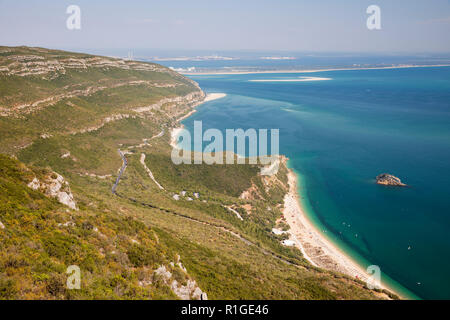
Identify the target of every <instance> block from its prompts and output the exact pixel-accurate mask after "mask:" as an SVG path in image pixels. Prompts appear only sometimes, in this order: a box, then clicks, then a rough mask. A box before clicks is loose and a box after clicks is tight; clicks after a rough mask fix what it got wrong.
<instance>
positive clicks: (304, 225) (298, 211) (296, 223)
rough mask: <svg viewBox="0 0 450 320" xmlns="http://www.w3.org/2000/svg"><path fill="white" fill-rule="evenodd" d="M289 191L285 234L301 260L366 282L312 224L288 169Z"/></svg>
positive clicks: (356, 266)
mask: <svg viewBox="0 0 450 320" xmlns="http://www.w3.org/2000/svg"><path fill="white" fill-rule="evenodd" d="M288 170H289V172H288V182H289V192H288V193H287V194H286V195H285V197H284V210H283V216H284V218H285V219H286V222H287V223H288V225H289V226H290V229H289V230H288V233H289V235H290V238H289V239H290V240H292V241H293V242H294V243H295V246H296V247H297V248H298V249H299V250H300V251H301V252H302V254H303V255H304V257H305V259H306V260H308V262H310V263H311V264H312V265H313V266H316V267H319V268H322V269H325V270H330V271H335V272H339V273H343V274H346V275H348V276H350V277H352V278H356V279H358V280H361V281H364V282H367V280H368V279H369V278H370V275H369V274H368V273H367V272H366V270H364V268H363V267H362V266H361V265H360V264H359V263H358V262H357V261H355V260H354V259H353V258H351V257H350V256H349V255H348V254H347V253H346V252H345V251H344V250H342V249H341V248H339V246H338V245H336V244H334V243H333V242H332V241H331V240H329V239H328V238H327V237H326V236H325V235H323V234H322V232H320V230H319V229H318V228H317V227H316V226H315V225H314V223H313V222H312V221H311V220H310V218H309V217H308V216H307V215H306V213H305V212H306V210H304V209H303V206H302V203H301V199H300V194H299V192H298V183H297V182H298V179H299V177H298V176H297V174H296V173H295V172H294V171H293V169H291V168H288ZM379 286H380V289H385V290H387V291H390V292H392V293H394V294H396V295H397V296H399V297H400V298H401V299H406V297H405V296H404V295H402V294H400V293H399V292H398V291H396V290H394V289H392V288H391V287H390V286H388V285H386V284H385V283H383V281H382V280H381V281H380V283H379Z"/></svg>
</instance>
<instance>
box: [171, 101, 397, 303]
mask: <svg viewBox="0 0 450 320" xmlns="http://www.w3.org/2000/svg"><path fill="white" fill-rule="evenodd" d="M225 96H226V94H224V93H211V94H207V95H206V97H205V99H204V100H203V101H201V102H199V103H198V104H196V105H195V106H194V108H196V107H197V106H199V105H201V104H203V103H205V102H208V101H213V100H216V99H220V98H223V97H225ZM196 111H197V110H196V109H193V110H191V111H190V112H188V113H187V114H186V115H184V116H182V117H180V118H178V119H177V120H176V122H178V123H179V122H181V121H182V120H184V119H186V118H187V117H189V116H191V115H192V114H193V113H195V112H196ZM183 128H184V125H183V124H180V125H179V126H176V127H174V128H172V129H171V130H170V146H171V147H172V148H177V145H176V143H177V136H178V134H179V132H180V131H181V130H183ZM298 180H299V177H298V175H297V174H296V173H295V172H294V171H293V169H291V168H288V183H289V192H288V193H287V194H286V195H285V197H284V209H283V216H284V217H285V219H286V222H287V223H288V225H289V226H290V229H289V230H288V233H289V235H290V238H289V239H290V240H292V241H293V242H294V243H295V246H296V247H297V248H298V249H299V250H300V251H301V252H302V254H303V256H304V258H305V259H306V260H307V261H308V262H309V263H310V264H311V265H312V266H314V267H319V268H322V269H325V270H329V271H335V272H339V273H343V274H345V275H347V276H350V277H352V278H356V279H359V280H361V281H364V282H367V280H368V279H369V277H370V275H369V274H367V272H366V270H365V269H364V268H363V267H362V266H361V265H360V264H359V263H358V262H357V261H355V260H354V259H353V258H351V257H350V256H349V255H348V254H346V253H345V251H344V250H342V249H341V248H339V246H338V245H336V244H334V243H333V242H332V241H331V240H329V239H328V238H327V237H326V236H325V235H323V234H322V232H320V231H319V229H318V228H317V227H316V226H315V225H314V223H313V222H312V221H311V220H310V218H309V217H308V216H307V215H306V214H305V212H306V211H305V210H304V209H303V206H302V203H301V199H300V197H301V195H300V193H299V191H298V183H297V182H298ZM378 285H379V288H380V289H384V290H387V291H390V292H392V293H394V294H396V295H397V296H399V297H400V298H402V299H405V296H404V295H402V294H400V293H399V292H398V291H396V290H393V289H392V288H391V287H389V286H387V285H386V284H385V283H383V281H380V283H379V284H378ZM380 295H384V296H386V295H385V294H383V293H380ZM386 297H387V296H386Z"/></svg>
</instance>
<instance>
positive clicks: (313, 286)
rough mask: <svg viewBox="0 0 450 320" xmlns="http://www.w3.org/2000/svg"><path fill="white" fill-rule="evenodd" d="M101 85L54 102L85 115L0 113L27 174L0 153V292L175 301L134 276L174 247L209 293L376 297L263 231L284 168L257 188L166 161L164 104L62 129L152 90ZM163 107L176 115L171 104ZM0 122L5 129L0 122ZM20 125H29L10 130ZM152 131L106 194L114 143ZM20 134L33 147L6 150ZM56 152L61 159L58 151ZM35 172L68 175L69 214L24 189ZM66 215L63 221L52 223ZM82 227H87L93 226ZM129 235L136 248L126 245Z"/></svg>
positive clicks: (135, 101) (241, 170) (248, 171)
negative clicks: (74, 283)
mask: <svg viewBox="0 0 450 320" xmlns="http://www.w3.org/2000/svg"><path fill="white" fill-rule="evenodd" d="M20 50H25V51H26V50H27V49H26V48H21V49H20ZM22 53H23V52H22ZM25 53H26V52H25ZM60 54H64V55H68V53H60ZM122 71H123V70H119V71H117V70H116V71H113V75H111V74H110V72H111V70H109V71H108V70H101V71H98V70H97V71H95V72H94V75H95V73H96V72H102V77H103V78H107V79H111V78H113V77H116V78H115V79H121V77H129V76H133V77H134V76H136V75H130V74H128V73H127V72H123V73H122ZM116 73H121V74H117V75H116ZM88 74H89V72H88ZM168 74H169V75H170V79H169V80H167V79H166V81H173V82H182V85H181V87H184V89H183V90H185V91H182V92H180V91H174V90H181V89H174V88H172V89H171V91H170V93H169V92H160V93H159V94H160V95H161V96H164V95H168V96H170V95H177V94H182V95H184V94H186V93H188V92H190V91H189V90H191V91H192V90H197V88H196V87H195V86H193V85H192V84H191V83H190V82H188V81H187V80H184V79H183V78H182V77H181V78H180V77H179V76H175V75H172V74H171V73H168ZM94 75H92V77H93V76H94ZM153 76H155V75H153ZM165 76H166V74H164V77H165ZM80 77H83V79H81V78H80ZM86 77H87V78H89V77H91V75H82V76H81V75H77V77H74V78H73V79H75V78H76V79H77V81H78V82H81V83H83V81H85V79H86ZM25 78H26V77H25ZM73 79H72V80H70V81H74V80H73ZM22 80H23V81H25V80H26V82H24V83H22V84H20V85H18V84H16V81H18V80H17V79H16V77H13V78H12V80H11V86H13V85H15V86H17V88H20V89H21V90H20V91H19V92H23V89H22V88H23V86H34V85H35V82H33V81H38V80H29V79H22ZM9 81H10V79H9V78H8V77H4V78H2V82H1V83H2V85H1V87H2V88H5V87H8V86H9V85H10V84H9ZM28 81H31V83H29V82H28ZM39 81H40V80H39ZM52 81H54V82H56V83H55V84H48V86H49V87H52V86H53V87H55V86H60V87H61V84H58V81H59V80H57V79H55V80H50V82H52ZM67 81H69V80H67ZM70 81H69V82H70ZM158 81H160V80H158ZM42 86H44V87H45V86H46V85H42ZM181 87H180V88H181ZM27 88H28V87H27ZM176 88H178V87H176ZM50 89H51V90H53V88H50ZM50 89H49V90H50ZM160 89H161V90H162V89H164V90H169V89H168V88H160ZM1 90H5V89H0V93H1V94H0V96H3V97H2V98H4V95H5V92H9V91H1ZM108 90H110V91H109V93H108V94H106V95H105V92H102V93H101V95H102V96H97V95H96V94H94V96H87V97H74V98H69V99H67V100H65V102H64V103H67V102H70V103H71V104H74V105H77V106H78V105H81V107H80V108H83V110H84V111H86V110H87V111H86V112H88V115H87V116H86V118H85V117H83V116H82V114H83V112H84V111H83V112H81V113H80V114H78V113H75V115H76V116H73V115H74V114H72V113H71V112H72V111H71V110H69V111H68V110H66V109H65V108H64V107H63V106H62V105H61V106H58V105H55V106H51V107H50V108H44V109H42V110H40V111H38V112H36V113H34V114H32V115H29V116H25V118H19V119H16V118H14V117H3V118H2V117H0V128H1V129H0V130H4V131H10V130H12V131H11V132H12V133H11V134H9V135H6V136H3V135H1V137H2V138H0V139H1V140H3V142H5V143H6V144H7V145H8V147H7V148H5V149H4V152H5V151H8V150H9V151H11V150H13V151H15V153H16V155H17V157H18V158H19V159H20V160H21V161H23V162H25V163H26V164H27V166H31V169H29V170H32V171H33V172H32V171H28V170H27V169H25V167H24V165H22V164H21V163H20V162H18V161H16V160H13V159H11V158H8V157H4V156H1V157H0V162H1V166H0V168H2V169H1V171H0V200H1V206H0V221H1V222H2V223H3V224H4V225H5V227H6V228H5V229H3V230H0V246H1V248H0V249H1V250H0V252H1V255H0V297H2V298H28V299H32V298H149V299H167V298H169V299H170V298H175V296H174V294H173V293H172V292H171V291H170V289H169V288H168V287H167V286H165V285H164V284H162V283H160V282H157V281H156V282H154V283H152V284H151V285H146V286H140V285H139V284H138V281H139V280H142V279H147V278H148V277H151V274H152V271H153V270H154V269H155V268H157V267H158V266H159V265H161V264H164V265H166V266H167V265H168V263H169V262H170V261H174V259H175V258H174V257H175V256H176V255H177V254H179V255H180V256H181V261H182V262H183V264H184V266H185V267H186V268H187V270H188V274H189V275H190V276H191V277H192V278H193V279H195V280H196V281H197V283H198V284H199V286H200V288H201V289H202V290H204V291H206V292H207V293H208V296H209V298H210V299H211V298H212V299H233V298H234V299H360V298H362V299H372V298H376V297H377V296H376V295H375V294H374V292H373V291H370V290H368V289H366V288H364V285H363V284H361V283H359V282H356V281H354V280H352V279H349V278H348V277H346V276H343V275H338V274H332V273H330V272H327V271H324V270H319V269H317V268H314V267H312V266H311V265H309V264H308V263H307V262H306V261H305V260H304V259H303V257H302V255H301V253H300V251H299V250H297V249H294V248H286V247H284V246H281V245H280V240H281V239H282V237H278V236H275V235H274V234H272V233H271V232H270V230H271V228H272V227H274V226H275V221H276V220H277V219H278V218H279V217H280V215H281V212H280V208H279V206H278V204H279V203H280V202H281V200H282V197H283V195H284V193H285V192H286V190H285V187H284V186H283V185H284V184H285V183H286V168H285V167H282V169H281V170H280V172H279V174H278V176H277V178H278V181H275V182H272V183H271V184H270V188H269V189H268V190H265V188H264V186H263V181H262V180H261V177H260V176H258V174H257V173H258V168H257V167H255V166H250V165H231V166H207V165H191V166H175V165H173V164H172V162H171V160H170V149H169V146H168V140H169V137H168V127H170V125H171V124H173V117H170V115H167V113H166V112H161V113H154V114H152V116H151V117H143V118H135V119H132V118H130V119H123V120H119V121H115V122H111V123H108V124H106V125H105V126H104V127H102V128H101V129H99V130H96V131H93V132H88V133H82V134H76V135H68V134H67V132H66V131H67V128H66V126H65V125H64V123H65V122H66V121H69V122H70V123H71V126H72V127H73V128H75V127H84V126H86V122H88V123H89V124H91V123H92V122H95V121H96V120H98V119H99V118H101V117H104V116H105V115H108V114H111V112H117V111H120V112H122V111H123V110H129V108H130V106H133V107H134V106H145V105H148V104H149V103H154V102H155V100H154V99H155V96H157V93H155V92H153V91H151V92H149V91H148V88H147V87H142V88H140V87H136V86H133V87H129V88H127V87H120V88H113V89H108ZM31 91H32V92H34V91H33V90H31ZM35 92H36V93H35V95H39V94H42V93H41V91H40V90H35ZM2 98H0V101H3V103H4V101H6V99H3V100H2ZM17 99H18V98H17ZM61 103H63V102H61ZM52 108H55V109H52ZM172 108H175V109H176V108H178V109H179V110H180V111H181V112H183V110H184V111H187V109H186V108H185V107H183V106H175V107H172ZM183 108H184V109H183ZM56 110H59V112H60V113H58V117H59V118H58V119H65V120H64V121H60V122H61V123H58V124H55V123H53V122H51V121H49V119H50V118H51V117H52V116H53V115H54V112H56ZM169 111H170V110H169ZM88 118H89V119H88ZM72 122H73V123H72ZM4 124H7V126H8V127H7V128H6V129H5V127H3V125H4ZM42 126H44V128H42ZM24 127H27V128H29V131H25V132H24V133H22V132H20V131H21V129H23V128H24ZM43 129H44V131H51V132H52V136H51V137H50V138H47V139H43V138H39V133H40V132H42V131H43ZM161 129H163V130H164V132H165V133H164V135H163V136H162V137H159V138H155V139H153V140H150V146H144V147H134V148H130V150H131V151H132V152H133V153H132V154H130V155H127V159H128V162H129V165H128V167H127V169H126V171H125V174H124V176H123V178H122V180H121V182H120V184H119V187H118V192H119V194H120V195H122V196H124V198H121V197H117V196H113V195H112V194H111V186H112V184H113V182H114V180H115V178H116V174H117V170H118V168H119V167H120V166H121V164H122V161H121V159H120V157H119V155H118V152H117V148H118V147H119V145H120V148H122V150H123V149H125V148H126V147H128V146H132V145H136V144H139V143H141V142H142V139H143V138H150V137H152V136H154V135H156V134H157V133H159V132H160V131H161ZM27 139H31V140H30V141H33V144H32V145H30V146H29V147H27V148H24V149H21V150H17V148H14V146H15V145H19V144H21V143H22V142H23V140H27ZM68 151H70V156H69V157H66V158H61V155H62V154H64V153H66V152H68ZM11 152H12V151H11ZM141 153H145V154H146V155H147V158H146V164H147V166H148V167H149V168H150V169H151V170H152V172H153V174H154V176H155V178H156V179H157V180H158V181H159V182H160V183H161V184H162V185H163V186H164V187H165V188H166V190H160V189H159V188H157V186H156V185H155V183H154V182H153V181H152V180H151V179H150V178H149V177H148V175H147V173H146V172H145V170H144V169H143V167H142V165H141V164H140V162H139V158H140V155H141ZM42 168H48V169H51V170H54V171H56V172H58V173H60V174H62V175H63V176H64V177H65V178H66V179H67V180H68V181H69V182H70V186H71V189H72V192H73V193H74V196H75V200H76V201H77V205H78V207H79V208H80V210H79V211H70V210H67V209H66V208H65V207H63V206H62V205H60V204H58V203H57V202H55V201H54V200H52V199H48V198H46V197H44V196H43V195H42V194H40V193H38V192H35V191H32V190H31V189H29V188H28V187H26V185H25V182H27V181H29V180H30V178H31V177H32V176H33V175H34V174H39V172H40V171H42V170H43V169H42ZM85 173H90V174H97V175H111V176H107V177H106V178H104V179H99V178H97V177H91V176H85V175H84V174H85ZM251 185H254V186H255V187H256V188H257V189H258V190H259V193H260V194H261V198H259V199H254V200H242V199H239V198H238V196H239V195H240V194H241V193H242V191H244V190H246V189H248V188H249V187H250V186H251ZM182 190H186V191H187V192H188V194H189V195H190V196H191V197H193V196H192V193H193V192H200V199H194V201H186V199H181V200H179V201H175V200H174V199H173V198H172V195H173V194H174V193H179V192H180V191H182ZM129 198H133V199H136V200H137V201H138V202H133V201H130V200H129ZM203 200H206V201H207V202H203ZM145 204H151V205H152V206H153V207H148V206H145ZM230 205H234V206H235V208H236V209H237V210H238V211H239V212H240V214H241V216H242V217H243V219H244V220H243V221H241V220H239V219H238V218H237V217H236V215H234V214H233V213H231V212H230V211H229V210H227V209H226V208H224V206H230ZM243 205H247V206H250V207H251V212H247V211H246V210H245V209H244V208H243V207H241V206H243ZM268 208H270V209H268ZM162 209H163V210H162ZM67 221H72V222H74V225H73V226H68V227H59V226H58V223H65V222H67ZM93 227H97V228H98V230H99V232H95V231H93V230H94V229H93ZM230 232H233V233H234V235H233V234H232V233H230ZM100 234H103V235H105V236H106V237H103V236H101V235H100ZM236 235H240V237H241V238H239V237H237V236H236ZM132 239H135V240H138V242H139V244H133V242H132V241H131V240H132ZM112 252H115V253H114V254H112ZM70 264H77V265H79V266H80V267H81V269H82V274H83V276H82V281H83V282H82V290H79V291H78V290H66V289H65V287H64V282H65V279H66V275H65V274H64V272H65V268H66V267H67V266H68V265H70Z"/></svg>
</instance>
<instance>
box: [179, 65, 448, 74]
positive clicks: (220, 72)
mask: <svg viewBox="0 0 450 320" xmlns="http://www.w3.org/2000/svg"><path fill="white" fill-rule="evenodd" d="M438 67H450V64H434V65H399V66H390V67H366V68H328V69H303V70H302V69H299V70H282V69H280V70H262V71H215V72H214V71H212V72H210V71H206V72H179V73H181V74H183V75H188V76H201V75H233V74H260V73H261V74H264V73H315V72H329V71H351V70H383V69H407V68H438Z"/></svg>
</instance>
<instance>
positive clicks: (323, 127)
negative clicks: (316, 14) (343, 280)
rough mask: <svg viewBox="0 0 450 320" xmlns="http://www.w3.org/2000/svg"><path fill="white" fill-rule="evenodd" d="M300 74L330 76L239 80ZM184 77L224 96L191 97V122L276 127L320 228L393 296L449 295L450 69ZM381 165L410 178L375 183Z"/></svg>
mask: <svg viewBox="0 0 450 320" xmlns="http://www.w3.org/2000/svg"><path fill="white" fill-rule="evenodd" d="M300 76H317V77H327V78H332V80H329V81H315V82H250V81H248V80H252V79H291V78H296V77H300ZM192 78H193V79H194V80H195V81H197V82H198V83H199V84H200V86H201V87H202V88H203V89H204V90H205V91H206V92H224V93H227V97H225V98H223V99H219V100H215V101H211V102H208V103H205V104H203V105H201V106H199V107H198V112H196V113H195V114H194V115H193V116H191V117H189V118H188V119H186V120H185V121H184V124H185V125H186V127H187V128H188V129H192V126H193V121H194V120H202V121H203V127H204V129H207V128H218V129H221V130H224V129H226V128H243V129H247V128H268V129H271V128H279V129H280V153H281V154H285V155H287V156H288V157H289V158H290V163H289V164H290V166H291V167H292V168H293V169H294V170H295V171H296V172H297V173H298V174H299V175H300V177H301V182H302V186H301V188H300V193H301V196H302V197H304V200H303V201H304V202H305V206H306V207H307V211H308V214H309V215H310V218H311V219H312V220H313V221H314V222H315V223H316V225H318V226H319V227H320V228H321V229H324V230H326V231H327V233H326V234H327V236H328V237H330V238H332V239H333V241H335V242H336V243H337V244H338V245H339V246H341V247H342V248H343V249H344V250H345V251H346V252H348V253H349V254H350V255H351V256H352V257H354V258H355V259H357V260H358V261H359V262H360V263H361V264H362V265H364V266H367V265H369V264H376V265H378V266H380V268H381V270H382V272H383V277H382V280H383V281H385V282H386V283H388V284H389V285H391V286H393V287H395V288H396V289H397V290H399V291H401V292H402V293H404V294H406V295H408V296H413V297H414V295H413V294H415V295H416V296H417V297H420V298H424V299H432V298H434V299H449V298H450V275H449V274H448V270H450V184H449V181H450V68H448V67H441V68H409V69H390V70H387V69H385V70H352V71H333V72H321V73H314V74H252V75H214V76H192ZM384 172H388V173H391V174H394V175H396V176H398V177H400V178H401V179H402V180H403V181H404V182H405V183H407V184H408V185H409V186H410V187H408V188H395V187H384V186H379V185H377V184H375V183H374V178H375V177H376V176H377V175H378V174H380V173H384ZM408 247H410V249H408ZM392 279H394V280H392ZM411 293H412V294H411Z"/></svg>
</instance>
